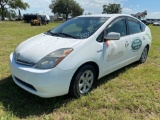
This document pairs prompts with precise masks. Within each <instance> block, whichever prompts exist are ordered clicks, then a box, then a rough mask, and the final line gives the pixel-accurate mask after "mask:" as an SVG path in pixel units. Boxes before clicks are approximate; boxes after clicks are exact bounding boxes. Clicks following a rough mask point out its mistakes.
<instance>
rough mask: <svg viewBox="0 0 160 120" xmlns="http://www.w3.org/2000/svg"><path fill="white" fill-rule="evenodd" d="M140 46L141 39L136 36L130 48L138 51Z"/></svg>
mask: <svg viewBox="0 0 160 120" xmlns="http://www.w3.org/2000/svg"><path fill="white" fill-rule="evenodd" d="M141 46H142V40H141V39H139V38H137V39H135V40H133V42H132V45H131V48H132V50H133V51H138V50H139V49H140V48H141Z"/></svg>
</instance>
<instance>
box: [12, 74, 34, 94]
mask: <svg viewBox="0 0 160 120" xmlns="http://www.w3.org/2000/svg"><path fill="white" fill-rule="evenodd" d="M14 78H15V79H16V81H17V82H18V83H20V84H22V85H24V86H26V87H27V88H30V89H32V90H34V91H37V90H36V89H35V88H34V87H33V86H32V85H30V84H28V83H26V82H24V81H22V80H20V79H19V78H17V77H15V76H14Z"/></svg>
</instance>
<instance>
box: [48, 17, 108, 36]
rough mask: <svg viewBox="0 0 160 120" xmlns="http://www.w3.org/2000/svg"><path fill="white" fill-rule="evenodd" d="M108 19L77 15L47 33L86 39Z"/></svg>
mask: <svg viewBox="0 0 160 120" xmlns="http://www.w3.org/2000/svg"><path fill="white" fill-rule="evenodd" d="M108 19H109V18H108V17H77V18H73V19H71V20H68V21H66V22H64V23H63V24H61V25H59V26H57V27H56V28H54V29H52V30H50V31H48V32H47V33H46V34H48V35H53V36H58V37H70V38H74V39H86V38H88V37H90V36H91V35H93V34H94V33H95V32H96V31H97V30H98V29H99V28H100V27H101V26H102V25H103V24H104V23H105V22H106V21H107V20H108Z"/></svg>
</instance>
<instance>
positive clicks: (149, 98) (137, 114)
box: [0, 22, 160, 120]
mask: <svg viewBox="0 0 160 120" xmlns="http://www.w3.org/2000/svg"><path fill="white" fill-rule="evenodd" d="M58 24H60V23H51V24H49V25H47V26H40V27H39V26H32V27H31V26H30V25H29V24H25V23H23V22H0V120H10V119H11V120H17V119H27V120H28V119H31V120H43V119H44V120H54V119H55V120H63V119H64V120H71V119H74V120H84V119H86V120H89V119H90V120H92V119H93V120H101V119H108V120H112V119H113V120H134V119H136V120H142V119H143V120H160V54H159V52H160V34H159V31H160V27H153V26H151V25H150V26H149V27H150V29H151V31H152V37H153V41H152V47H151V50H150V52H149V56H148V59H147V62H146V63H145V64H138V63H133V64H131V65H129V66H127V67H125V68H122V69H120V70H118V71H116V72H114V73H112V74H110V75H107V76H105V77H103V78H102V79H100V80H99V81H98V82H97V84H96V85H95V86H94V89H93V90H92V91H91V92H90V93H89V94H88V95H86V96H83V97H81V98H79V99H74V98H73V97H70V96H68V95H65V96H61V97H55V98H49V99H43V98H39V97H37V96H34V95H32V94H30V93H28V92H26V91H24V90H23V89H21V88H19V87H18V86H17V85H15V84H14V82H13V80H12V78H11V73H10V71H9V67H8V63H9V62H8V61H9V55H10V53H11V52H12V51H14V49H15V48H16V46H17V45H18V44H20V43H21V42H22V41H24V40H26V39H27V38H29V37H31V36H34V35H36V34H39V33H42V32H44V31H47V30H49V29H51V28H53V27H54V26H57V25H58Z"/></svg>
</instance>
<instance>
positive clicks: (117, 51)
mask: <svg viewBox="0 0 160 120" xmlns="http://www.w3.org/2000/svg"><path fill="white" fill-rule="evenodd" d="M110 32H117V33H120V35H121V37H120V39H119V40H109V41H106V42H107V43H106V42H104V45H103V56H104V58H103V75H106V74H109V73H111V72H113V71H115V70H117V69H119V68H121V67H123V66H125V61H126V59H127V55H128V54H129V36H128V35H127V26H126V19H125V18H124V17H120V18H117V19H115V20H114V21H113V22H111V23H110V24H109V26H107V27H106V34H108V33H110Z"/></svg>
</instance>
